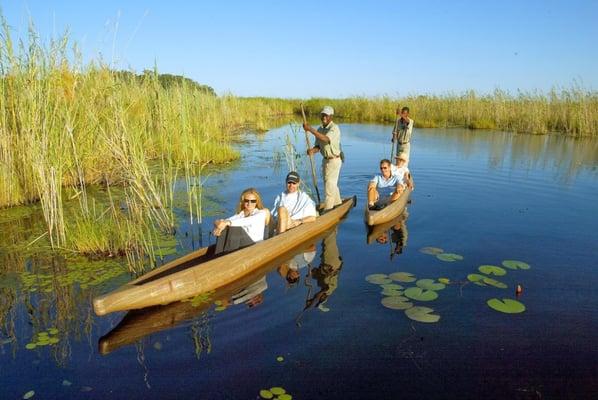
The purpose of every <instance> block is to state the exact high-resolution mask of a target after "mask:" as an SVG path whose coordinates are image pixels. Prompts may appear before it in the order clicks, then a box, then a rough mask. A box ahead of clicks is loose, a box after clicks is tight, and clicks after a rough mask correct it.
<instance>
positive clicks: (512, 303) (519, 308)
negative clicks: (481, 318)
mask: <svg viewBox="0 0 598 400" xmlns="http://www.w3.org/2000/svg"><path fill="white" fill-rule="evenodd" d="M486 304H488V307H490V308H492V309H493V310H496V311H499V312H502V313H506V314H519V313H522V312H524V311H525V305H524V304H523V303H521V302H519V301H517V300H513V299H502V301H501V300H499V299H496V298H494V299H490V300H488V301H487V302H486Z"/></svg>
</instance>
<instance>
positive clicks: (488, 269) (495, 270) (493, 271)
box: [478, 265, 507, 276]
mask: <svg viewBox="0 0 598 400" xmlns="http://www.w3.org/2000/svg"><path fill="white" fill-rule="evenodd" d="M478 270H479V271H480V272H481V273H482V274H486V275H495V276H503V275H506V274H507V271H505V269H504V268H501V267H497V266H496V265H480V266H479V267H478Z"/></svg>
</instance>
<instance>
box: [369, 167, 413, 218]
mask: <svg viewBox="0 0 598 400" xmlns="http://www.w3.org/2000/svg"><path fill="white" fill-rule="evenodd" d="M402 161H405V159H404V156H403V158H399V159H398V164H399V165H398V166H397V168H393V166H391V163H390V161H389V160H387V159H383V160H381V161H380V171H381V175H376V176H375V177H374V178H373V179H372V180H371V181H370V184H369V185H368V207H369V209H370V210H381V209H382V208H384V207H386V206H387V205H388V204H390V203H392V202H393V201H395V200H397V199H398V198H399V196H400V195H401V193H403V191H404V190H405V188H406V187H407V186H411V178H410V175H409V169H407V167H405V166H404V164H403V163H402Z"/></svg>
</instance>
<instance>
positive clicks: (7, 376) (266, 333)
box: [0, 125, 598, 399]
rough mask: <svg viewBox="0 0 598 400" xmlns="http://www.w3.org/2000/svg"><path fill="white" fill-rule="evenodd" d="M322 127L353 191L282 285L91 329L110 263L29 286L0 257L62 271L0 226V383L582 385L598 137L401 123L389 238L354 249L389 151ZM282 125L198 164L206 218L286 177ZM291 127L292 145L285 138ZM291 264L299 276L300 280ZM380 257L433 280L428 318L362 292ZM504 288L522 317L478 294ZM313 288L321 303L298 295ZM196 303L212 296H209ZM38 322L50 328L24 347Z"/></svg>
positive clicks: (368, 389)
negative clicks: (345, 212) (94, 277)
mask: <svg viewBox="0 0 598 400" xmlns="http://www.w3.org/2000/svg"><path fill="white" fill-rule="evenodd" d="M341 129H342V133H343V145H344V151H345V153H346V155H347V162H346V163H345V165H344V166H343V169H342V172H341V193H342V194H343V195H352V194H356V195H357V196H358V206H357V208H355V209H354V210H353V211H352V212H351V214H350V215H349V217H348V218H347V220H345V221H344V222H343V223H342V224H341V225H340V226H339V227H338V229H337V231H334V232H330V233H329V234H328V235H327V236H326V237H325V238H323V239H321V240H319V241H318V242H317V245H316V250H317V254H316V256H315V258H314V259H313V261H312V262H311V267H310V266H307V267H305V268H303V269H301V272H302V277H301V281H300V282H299V284H297V285H294V286H289V285H287V284H286V282H285V281H284V280H283V279H282V278H281V276H280V274H279V273H278V272H277V270H276V268H275V267H274V269H272V268H270V270H269V271H268V270H266V271H264V272H267V274H266V275H265V279H261V278H262V276H263V274H262V275H260V274H257V275H255V276H252V277H249V278H248V279H247V281H246V282H243V284H242V285H243V286H246V285H247V284H249V283H253V281H256V283H255V284H253V285H252V286H251V287H250V290H249V293H241V294H240V295H238V296H233V294H234V292H235V291H237V290H238V289H239V288H237V287H233V288H229V289H227V290H225V291H223V292H218V293H215V294H213V295H212V298H211V299H210V300H209V301H207V303H201V301H197V302H196V303H194V304H191V303H179V304H176V305H173V306H170V307H166V308H161V309H158V310H155V311H153V312H150V313H147V312H146V313H144V314H142V315H139V314H133V315H129V316H128V317H127V319H126V320H125V321H123V323H122V324H121V325H120V326H119V327H118V328H117V329H116V330H115V332H113V333H111V334H109V332H110V331H111V330H112V329H113V328H114V327H116V326H117V325H118V324H119V322H120V320H121V319H122V318H123V316H124V313H117V314H114V315H109V316H106V317H102V318H98V317H95V316H94V315H93V313H92V311H91V305H90V300H91V298H92V297H93V296H94V295H95V294H96V293H97V292H98V291H105V290H108V289H110V288H113V287H116V286H118V285H119V284H121V283H122V282H124V281H126V280H127V279H128V277H127V276H126V275H121V276H119V277H116V278H114V279H112V280H110V281H108V283H107V284H106V283H104V284H102V285H100V286H98V287H96V288H95V289H91V288H81V287H80V285H77V284H75V285H74V286H70V287H68V286H67V287H66V288H65V287H64V286H63V287H62V288H63V289H61V290H62V291H63V292H61V293H58V294H57V293H54V292H52V293H50V291H48V292H44V291H42V290H38V291H36V292H33V293H31V292H28V291H27V290H25V287H26V282H21V281H20V280H22V279H23V278H22V274H15V273H7V272H6V271H14V270H15V269H14V265H21V266H22V268H21V269H20V270H22V269H23V268H24V269H26V270H28V271H33V272H35V271H37V270H39V269H44V268H45V269H46V270H47V269H51V270H52V271H64V270H65V267H64V266H62V265H60V261H59V260H43V259H42V260H35V258H34V259H29V258H27V257H24V256H19V255H15V254H13V253H11V250H10V249H11V246H10V243H11V240H12V239H11V238H10V237H9V236H8V235H5V234H3V235H2V241H3V243H4V244H5V246H3V247H2V250H0V256H1V257H2V258H1V259H2V261H3V263H4V269H3V270H1V271H3V272H4V274H3V275H2V281H1V284H0V290H1V296H2V297H1V298H0V323H1V326H0V329H1V331H0V333H1V336H0V397H1V398H7V399H17V398H21V397H22V396H23V395H24V394H25V393H26V392H28V391H29V390H34V391H35V397H34V398H43V399H48V398H90V399H91V398H98V399H100V398H101V399H105V398H147V399H151V398H197V399H255V398H259V391H260V390H261V389H268V388H271V387H274V386H280V387H283V388H284V389H285V390H286V392H288V393H290V394H291V395H292V396H293V398H295V399H364V398H372V399H374V398H375V399H395V398H401V399H408V398H480V397H482V396H485V397H487V398H522V399H528V398H529V399H536V398H591V397H594V398H596V396H597V395H598V383H597V382H598V361H597V360H598V346H597V344H596V343H597V341H596V340H597V338H598V335H597V334H596V331H597V329H598V317H597V313H596V309H597V308H598V295H597V291H596V289H595V288H596V285H597V284H598V280H597V277H598V273H597V272H596V266H597V264H596V259H597V256H598V235H597V234H596V228H598V141H595V140H594V141H587V140H583V141H582V140H574V139H569V138H562V137H552V136H541V137H536V136H527V135H513V134H507V133H496V132H483V131H482V132H469V131H463V130H440V129H433V130H424V129H418V130H417V131H416V132H415V133H414V140H413V144H412V160H411V164H410V168H411V170H412V172H413V175H414V178H415V182H416V189H415V192H414V193H413V196H412V200H413V201H412V204H411V205H410V206H409V208H408V213H409V216H408V218H407V219H406V221H405V226H406V231H407V232H405V229H404V230H403V231H402V233H403V234H404V235H405V234H406V236H407V239H406V245H405V246H404V248H403V250H402V253H401V254H396V253H395V254H394V255H393V256H392V257H391V252H392V250H393V247H391V244H388V243H386V244H379V243H376V242H374V243H373V244H370V245H367V244H366V230H365V227H364V224H363V222H362V220H363V204H364V197H365V196H364V195H365V193H364V191H365V186H366V184H367V180H368V179H369V177H370V176H371V175H372V174H374V173H375V172H376V171H377V166H378V165H377V161H378V160H379V159H380V158H383V157H388V156H389V154H388V153H389V151H390V146H389V143H388V141H389V137H390V134H389V132H390V128H389V127H388V126H379V125H341ZM288 133H290V128H289V127H288V126H286V127H282V128H280V129H277V130H274V131H272V132H269V133H268V134H266V135H262V136H248V140H247V142H244V143H242V144H240V148H242V149H243V154H244V157H243V160H242V161H241V162H240V163H238V164H237V165H234V166H233V167H232V168H230V169H229V170H226V171H224V172H217V171H213V172H212V173H211V175H210V176H209V178H208V179H207V185H209V186H211V187H217V188H218V189H217V190H215V191H211V192H210V193H216V194H217V195H210V196H209V197H208V198H207V202H209V203H210V204H212V207H213V208H215V210H216V212H217V213H218V216H222V215H230V214H231V211H232V209H233V208H234V205H235V203H236V201H237V196H238V194H239V192H240V190H241V189H243V188H245V187H247V186H256V187H257V188H258V189H259V190H260V191H261V192H262V194H263V195H264V197H265V199H266V201H267V203H268V204H271V203H272V202H273V199H274V196H275V194H276V193H277V192H278V191H279V190H281V189H282V187H283V185H282V184H283V180H284V175H285V174H286V172H287V166H286V161H285V157H284V156H281V155H280V153H279V152H280V149H281V148H282V146H283V143H284V137H285V135H287V134H288ZM291 136H292V134H291ZM296 142H297V148H298V149H299V150H300V151H301V152H303V150H304V139H303V137H302V136H298V137H297V140H296ZM317 160H318V167H319V157H318V158H317ZM300 161H301V165H300V166H299V169H300V170H301V171H302V172H303V176H305V177H306V178H307V177H308V176H309V175H307V169H306V164H305V158H303V159H302V160H300ZM211 220H212V218H207V219H206V220H205V221H204V222H205V224H204V226H206V227H208V226H210V224H211ZM21 223H22V224H24V225H25V226H26V225H27V222H21ZM6 224H12V225H14V224H15V222H14V221H10V222H5V224H4V225H5V227H6ZM204 231H207V229H206V228H204ZM5 232H6V231H5ZM200 236H201V239H202V241H203V242H201V243H203V244H206V243H207V242H208V241H209V237H208V235H207V234H205V233H204V234H203V235H201V232H200V231H198V229H197V227H189V226H187V225H185V224H183V225H182V227H181V229H180V230H179V234H178V239H179V241H180V243H179V254H184V253H186V252H188V251H190V250H191V249H192V248H193V247H197V246H198V245H200V241H199V239H200ZM322 243H325V249H326V252H325V254H322V247H323V246H322ZM425 246H434V247H440V248H442V249H444V251H445V252H448V253H456V254H459V255H462V256H463V257H464V259H463V260H462V261H456V262H444V261H441V260H439V259H437V258H436V257H435V256H433V255H428V254H424V253H422V252H420V251H419V249H421V248H422V247H425ZM337 248H338V256H337V254H336V250H337ZM308 250H309V249H308ZM300 257H303V256H302V255H300V256H299V258H300ZM341 259H342V261H341ZM507 259H515V260H522V261H525V262H527V263H529V264H530V265H531V269H530V270H526V271H522V270H517V271H512V270H508V273H507V274H506V275H505V276H502V277H497V279H498V280H500V281H502V282H504V283H505V284H507V285H508V288H507V289H499V288H494V287H479V286H476V285H473V284H468V283H466V282H467V275H468V274H470V273H475V272H478V271H477V268H478V266H480V265H483V264H493V265H500V264H501V262H502V261H503V260H507ZM323 263H324V264H326V265H322V264H323ZM0 268H2V267H1V266H0ZM310 268H311V269H312V277H313V278H306V277H305V276H306V272H307V271H308V269H310ZM397 271H405V272H409V273H412V274H414V275H415V276H416V277H417V278H418V279H420V278H440V277H444V278H448V279H450V280H451V281H452V282H453V284H451V285H448V286H447V287H446V288H445V289H444V290H441V291H439V292H438V294H439V297H438V299H436V300H434V301H431V302H419V301H416V302H415V303H416V304H417V305H421V306H427V307H431V308H433V309H434V310H435V314H438V315H440V317H441V318H440V320H439V322H437V323H431V324H424V323H419V322H415V321H412V320H410V319H408V318H407V317H406V316H405V314H404V312H403V311H400V310H391V309H388V308H385V307H383V306H382V305H381V303H380V301H381V300H382V298H383V296H382V295H381V294H380V291H381V288H380V287H379V286H378V285H374V284H371V283H368V282H367V281H366V280H365V277H366V276H367V275H370V274H373V273H384V274H389V273H392V272H397ZM45 279H46V280H51V279H50V278H45ZM516 284H521V285H522V286H523V293H522V295H521V296H520V297H519V300H520V301H521V302H522V303H524V304H525V306H526V307H527V309H526V311H525V312H524V313H522V314H502V313H499V312H496V311H494V310H492V309H490V308H489V307H488V306H487V305H486V301H487V300H488V299H490V298H493V297H497V298H514V297H515V295H514V285H516ZM403 285H412V284H403ZM239 286H241V284H239ZM244 295H245V298H243V297H242V296H244ZM231 296H232V297H231ZM322 296H324V297H322ZM239 297H240V298H239ZM326 297H327V298H326ZM235 298H237V302H238V303H239V304H232V303H233V300H234V299H235ZM248 299H252V302H251V303H249V304H247V303H243V300H248ZM318 299H320V300H324V299H325V301H324V302H323V303H322V304H320V305H319V306H318V305H317V302H318ZM214 300H219V301H218V304H219V305H220V304H221V303H220V301H221V300H223V301H224V302H225V304H226V302H227V301H229V302H230V303H231V304H230V305H229V306H228V307H226V308H225V309H224V310H222V311H218V310H216V309H215V307H216V305H213V304H212V302H213V301H214ZM306 300H307V301H308V303H309V305H310V307H308V308H307V309H306V310H304V309H305V308H306ZM221 307H222V306H221ZM127 321H128V322H127ZM179 321H180V323H179ZM54 326H56V327H57V328H59V333H57V334H56V335H57V337H59V338H60V341H59V343H57V344H56V345H51V346H44V347H38V348H36V349H33V350H28V349H26V348H25V345H26V344H27V343H29V342H30V341H31V340H32V338H33V337H34V335H35V334H36V333H38V332H40V331H44V330H47V329H48V328H50V327H54ZM105 335H106V336H105ZM103 336H104V339H103V341H102V344H101V346H100V343H99V342H100V338H101V337H103ZM100 350H102V351H106V352H107V351H111V352H110V353H109V354H106V355H101V354H100ZM277 357H282V358H283V359H282V361H278V360H277Z"/></svg>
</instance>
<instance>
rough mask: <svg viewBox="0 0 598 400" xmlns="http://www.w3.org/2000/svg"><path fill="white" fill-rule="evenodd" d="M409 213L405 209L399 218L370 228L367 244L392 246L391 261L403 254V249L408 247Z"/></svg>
mask: <svg viewBox="0 0 598 400" xmlns="http://www.w3.org/2000/svg"><path fill="white" fill-rule="evenodd" d="M408 218H409V211H408V210H407V209H405V211H403V213H402V214H401V215H399V216H398V217H397V218H395V219H393V220H392V221H389V222H387V223H385V224H381V225H377V226H374V227H368V229H367V243H368V244H371V243H373V242H376V243H379V244H387V243H389V244H390V259H391V260H392V259H393V258H394V257H395V256H397V255H399V254H402V253H403V248H404V247H405V246H407V239H408V238H409V231H408V230H407V219H408Z"/></svg>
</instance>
